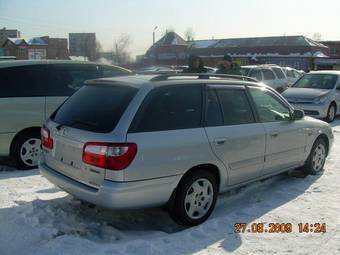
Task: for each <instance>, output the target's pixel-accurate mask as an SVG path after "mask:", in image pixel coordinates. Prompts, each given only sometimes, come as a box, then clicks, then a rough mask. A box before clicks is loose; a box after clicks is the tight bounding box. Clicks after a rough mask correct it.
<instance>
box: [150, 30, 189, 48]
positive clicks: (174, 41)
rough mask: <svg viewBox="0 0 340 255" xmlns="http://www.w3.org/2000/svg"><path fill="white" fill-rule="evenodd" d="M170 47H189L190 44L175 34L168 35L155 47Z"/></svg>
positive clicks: (169, 33)
mask: <svg viewBox="0 0 340 255" xmlns="http://www.w3.org/2000/svg"><path fill="white" fill-rule="evenodd" d="M168 45H185V46H186V45H188V43H187V42H186V41H185V40H184V39H183V38H182V37H180V36H179V35H178V34H176V33H175V32H168V33H166V34H165V35H164V36H163V37H162V38H161V39H159V40H158V41H157V42H156V43H155V44H154V46H157V47H159V46H168Z"/></svg>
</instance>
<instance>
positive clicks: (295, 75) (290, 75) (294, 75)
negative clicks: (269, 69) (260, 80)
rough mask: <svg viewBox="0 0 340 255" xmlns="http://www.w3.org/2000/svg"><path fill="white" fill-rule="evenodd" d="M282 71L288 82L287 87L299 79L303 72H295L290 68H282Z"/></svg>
mask: <svg viewBox="0 0 340 255" xmlns="http://www.w3.org/2000/svg"><path fill="white" fill-rule="evenodd" d="M282 69H283V70H284V72H285V74H286V76H287V80H288V86H289V87H290V86H292V85H293V84H294V83H295V82H296V81H297V80H298V79H300V78H301V77H302V76H303V75H304V72H303V71H300V70H296V69H294V68H291V67H282Z"/></svg>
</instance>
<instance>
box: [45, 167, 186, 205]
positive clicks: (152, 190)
mask: <svg viewBox="0 0 340 255" xmlns="http://www.w3.org/2000/svg"><path fill="white" fill-rule="evenodd" d="M39 169H40V173H41V174H42V175H43V176H44V177H45V178H46V179H48V180H49V181H50V182H52V183H53V184H55V185H56V186H58V187H60V188H61V189H62V190H64V191H66V192H67V193H69V194H71V195H73V196H74V197H76V198H79V199H81V200H84V201H87V202H89V203H92V204H96V205H99V206H102V207H106V208H110V209H134V208H143V207H154V206H160V205H164V204H166V203H167V201H168V200H169V199H170V197H171V194H172V192H173V190H174V189H175V188H176V186H177V184H178V183H179V181H180V179H181V175H176V176H170V177H164V178H157V179H151V180H143V181H133V182H113V181H108V180H104V181H103V183H102V184H101V186H100V187H99V188H98V189H96V188H93V187H90V186H88V185H85V184H83V183H80V182H78V181H76V180H74V179H72V178H70V177H67V176H65V175H63V174H61V173H59V172H58V171H56V170H54V169H52V168H50V167H48V166H47V165H46V164H45V163H43V162H41V163H40V164H39Z"/></svg>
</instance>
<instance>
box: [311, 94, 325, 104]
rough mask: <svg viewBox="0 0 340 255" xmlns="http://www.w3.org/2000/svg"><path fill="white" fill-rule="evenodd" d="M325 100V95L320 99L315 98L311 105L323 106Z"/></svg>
mask: <svg viewBox="0 0 340 255" xmlns="http://www.w3.org/2000/svg"><path fill="white" fill-rule="evenodd" d="M327 99H328V96H327V95H325V96H321V97H317V98H314V100H313V103H314V104H323V103H324V102H326V101H327Z"/></svg>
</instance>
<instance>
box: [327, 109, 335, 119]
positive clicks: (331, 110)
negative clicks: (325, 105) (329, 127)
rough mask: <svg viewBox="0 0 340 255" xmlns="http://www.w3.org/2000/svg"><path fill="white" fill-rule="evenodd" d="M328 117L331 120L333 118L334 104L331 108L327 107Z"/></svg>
mask: <svg viewBox="0 0 340 255" xmlns="http://www.w3.org/2000/svg"><path fill="white" fill-rule="evenodd" d="M328 118H329V119H330V120H333V119H334V118H335V107H334V106H331V108H329V113H328Z"/></svg>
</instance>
